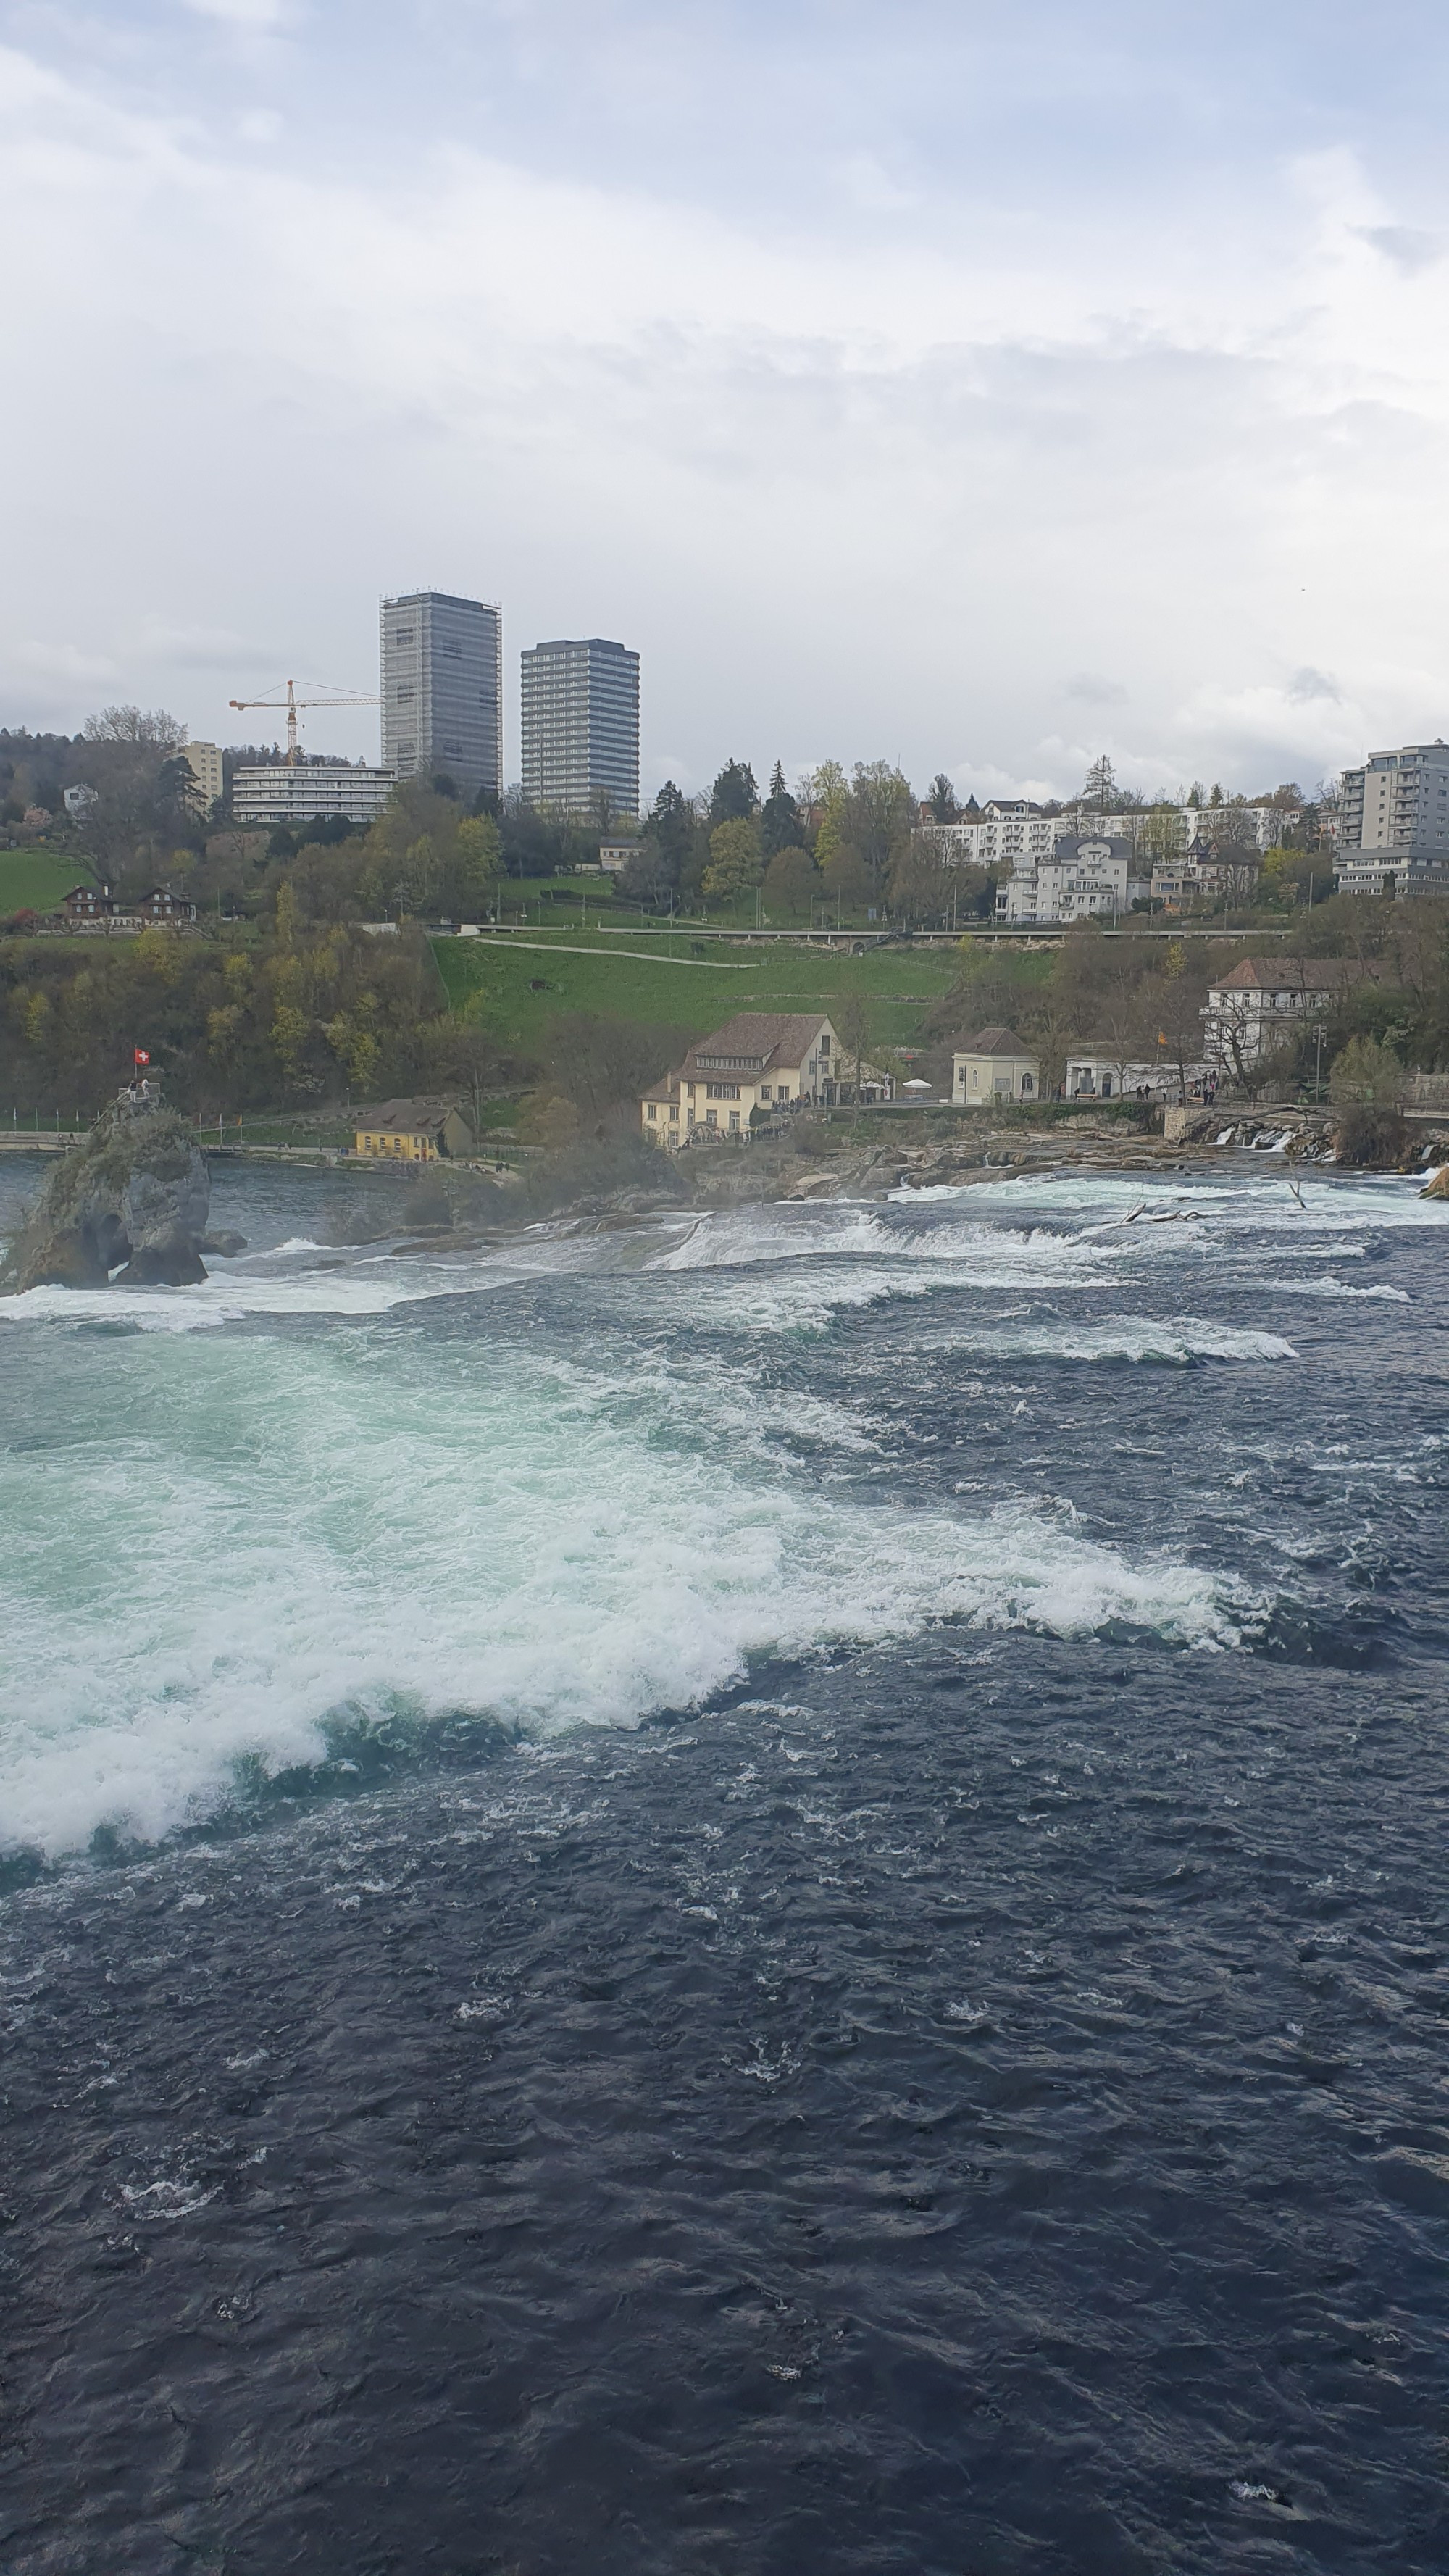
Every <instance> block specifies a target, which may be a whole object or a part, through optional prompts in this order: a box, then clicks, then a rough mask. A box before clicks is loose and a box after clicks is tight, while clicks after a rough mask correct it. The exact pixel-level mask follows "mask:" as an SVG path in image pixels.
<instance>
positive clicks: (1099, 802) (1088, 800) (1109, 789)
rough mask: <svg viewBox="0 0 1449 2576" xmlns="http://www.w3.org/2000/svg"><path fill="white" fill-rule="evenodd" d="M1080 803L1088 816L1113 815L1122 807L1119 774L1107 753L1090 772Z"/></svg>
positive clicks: (1083, 785) (1103, 754)
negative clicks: (1118, 782)
mask: <svg viewBox="0 0 1449 2576" xmlns="http://www.w3.org/2000/svg"><path fill="white" fill-rule="evenodd" d="M1079 801H1080V803H1081V805H1082V806H1083V808H1084V810H1085V811H1086V812H1087V813H1088V814H1113V813H1115V812H1116V810H1117V808H1118V806H1119V805H1120V803H1121V791H1120V789H1119V788H1118V785H1117V774H1116V771H1115V770H1114V769H1113V767H1112V763H1111V762H1110V760H1109V759H1108V758H1107V755H1106V753H1105V751H1104V752H1103V753H1102V754H1101V756H1100V758H1098V759H1096V760H1094V761H1093V763H1092V766H1091V768H1090V769H1089V770H1088V772H1087V775H1086V778H1085V779H1084V781H1083V784H1082V793H1081V797H1080V800H1079Z"/></svg>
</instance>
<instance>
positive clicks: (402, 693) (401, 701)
mask: <svg viewBox="0 0 1449 2576" xmlns="http://www.w3.org/2000/svg"><path fill="white" fill-rule="evenodd" d="M417 694H418V693H417V690H416V689H399V691H398V693H397V696H398V705H399V706H404V705H409V704H410V703H411V701H412V700H413V699H414V698H415V697H416V696H417Z"/></svg>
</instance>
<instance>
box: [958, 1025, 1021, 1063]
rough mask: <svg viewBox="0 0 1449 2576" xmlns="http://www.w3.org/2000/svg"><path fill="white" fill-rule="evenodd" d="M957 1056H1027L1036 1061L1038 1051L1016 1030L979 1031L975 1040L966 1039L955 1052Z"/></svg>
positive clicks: (995, 1029) (994, 1029)
mask: <svg viewBox="0 0 1449 2576" xmlns="http://www.w3.org/2000/svg"><path fill="white" fill-rule="evenodd" d="M955 1052H956V1054H957V1055H1025V1056H1030V1057H1031V1058H1032V1061H1033V1062H1035V1060H1036V1051H1035V1049H1034V1048H1033V1047H1029V1046H1028V1045H1027V1043H1026V1041H1025V1039H1024V1038H1019V1037H1018V1036H1017V1034H1016V1031H1015V1029H1002V1028H991V1029H978V1030H977V1032H976V1035H975V1037H974V1038H966V1039H964V1040H963V1041H962V1043H961V1045H960V1046H958V1047H957V1048H956V1050H955Z"/></svg>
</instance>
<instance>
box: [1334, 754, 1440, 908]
mask: <svg viewBox="0 0 1449 2576" xmlns="http://www.w3.org/2000/svg"><path fill="white" fill-rule="evenodd" d="M1336 873H1337V880H1338V890H1339V892H1340V894H1388V895H1395V896H1402V895H1415V894H1435V895H1444V894H1449V743H1444V742H1442V741H1439V742H1417V743H1405V744H1403V745H1402V746H1401V748H1400V749H1399V750H1397V751H1374V752H1370V754H1369V756H1368V758H1367V760H1366V761H1365V762H1364V763H1363V766H1362V767H1361V768H1359V769H1346V770H1345V771H1344V773H1343V787H1342V808H1341V812H1340V817H1339V835H1338V866H1337V872H1336Z"/></svg>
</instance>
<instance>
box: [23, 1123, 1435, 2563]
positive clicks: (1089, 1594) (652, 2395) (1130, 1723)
mask: <svg viewBox="0 0 1449 2576" xmlns="http://www.w3.org/2000/svg"><path fill="white" fill-rule="evenodd" d="M213 1222H214V1223H215V1224H217V1225H218V1226H221V1225H224V1226H228V1227H235V1228H237V1229H238V1230H239V1231H240V1232H241V1233H243V1234H244V1235H245V1236H246V1237H247V1240H248V1244H249V1249H248V1251H247V1252H246V1253H245V1254H244V1255H242V1256H240V1257H238V1258H237V1259H236V1260H233V1261H218V1262H216V1263H214V1264H213V1265H211V1266H212V1270H213V1276H212V1277H211V1278H210V1279H208V1280H207V1281H206V1282H205V1283H204V1284H201V1285H198V1286H196V1287H194V1288H185V1289H174V1290H161V1289H157V1290H137V1291H134V1292H121V1291H119V1290H116V1289H111V1290H107V1291H96V1292H90V1293H67V1292H63V1291H59V1290H37V1291H33V1292H31V1293H30V1294H29V1295H27V1296H25V1297H21V1298H16V1299H10V1300H7V1301H5V1303H4V1304H3V1305H0V1528H3V1534H4V1547H3V1552H0V1621H3V1626H0V1635H3V1638H4V1654H3V1692H0V1871H3V1873H4V1875H3V1878H0V1885H3V1887H4V1888H5V1890H6V1891H7V1892H6V1893H5V1894H4V1896H3V1899H0V1936H3V1937H0V1950H3V1958H0V1965H3V1974H4V1979H5V1983H4V1985H3V1987H0V1997H3V2009H4V2012H5V2015H6V2020H7V2028H8V2032H9V2037H8V2042H7V2048H8V2058H7V2065H8V2069H9V2078H8V2080H9V2095H8V2101H9V2110H8V2129H7V2148H8V2152H7V2156H6V2164H7V2173H6V2179H5V2185H4V2192H3V2197H4V2199H5V2201H6V2203H7V2205H8V2207H9V2210H10V2213H11V2215H12V2216H13V2218H14V2221H15V2224H14V2226H13V2228H12V2229H11V2231H10V2234H9V2237H8V2238H6V2237H0V2250H3V2249H4V2248H5V2247H6V2246H7V2244H8V2245H9V2247H10V2248H11V2259H12V2270H11V2275H10V2288H11V2293H12V2298H13V2300H14V2301H16V2302H18V2305H17V2306H16V2307H15V2310H14V2331H13V2334H12V2342H13V2343H14V2344H15V2346H16V2349H17V2351H18V2353H19V2364H18V2368H17V2370H16V2372H15V2375H14V2377H13V2379H12V2383H11V2387H10V2404H11V2409H12V2415H11V2421H12V2425H13V2426H14V2428H15V2430H16V2435H17V2439H18V2441H19V2445H20V2446H19V2448H18V2449H17V2450H16V2451H15V2453H14V2454H13V2462H12V2466H13V2475H12V2477H11V2480H10V2492H11V2495H12V2497H13V2499H14V2501H13V2503H12V2504H11V2505H9V2506H7V2508H6V2514H7V2517H8V2518H6V2519H5V2520H3V2521H0V2532H3V2534H4V2551H3V2553H0V2554H3V2556H4V2563H5V2564H6V2566H7V2568H8V2567H10V2566H14V2567H15V2568H16V2569H17V2570H21V2571H25V2576H41V2571H45V2576H49V2571H51V2570H60V2569H65V2570H67V2571H69V2570H70V2569H72V2568H74V2569H82V2568H84V2569H86V2570H89V2569H90V2568H92V2567H94V2568H95V2569H97V2570H98V2571H99V2570H101V2569H105V2570H107V2571H110V2570H113V2569H116V2570H119V2569H131V2568H135V2569H137V2570H142V2569H145V2570H150V2569H152V2568H154V2567H160V2566H169V2565H173V2564H174V2565H176V2566H178V2567H179V2566H181V2565H183V2564H185V2565H194V2566H198V2567H203V2568H206V2569H213V2568H214V2569H215V2570H217V2571H218V2576H219V2572H220V2571H221V2570H223V2569H225V2570H226V2571H227V2576H232V2571H238V2576H240V2571H246V2576H251V2572H252V2571H256V2576H263V2571H270V2570H272V2569H274V2568H281V2567H283V2566H289V2565H293V2564H296V2565H302V2564H305V2565H307V2566H308V2567H309V2568H310V2569H314V2570H323V2571H331V2570H334V2569H335V2570H336V2571H337V2576H342V2571H344V2570H346V2571H347V2576H353V2571H355V2570H361V2569H364V2568H366V2569H368V2570H373V2569H376V2570H379V2571H380V2570H384V2569H388V2570H391V2569H393V2568H397V2569H399V2570H402V2569H407V2570H409V2571H412V2570H413V2569H421V2568H426V2567H432V2566H436V2567H438V2568H439V2569H445V2570H448V2571H454V2570H464V2569H469V2570H473V2569H476V2570H479V2571H481V2570H484V2569H488V2570H497V2571H500V2576H501V2571H503V2570H504V2569H509V2570H515V2569H516V2570H527V2571H528V2576H553V2571H554V2570H556V2569H557V2570H560V2571H562V2570H563V2569H564V2568H568V2569H570V2570H572V2569H573V2568H574V2567H577V2566H587V2567H588V2568H589V2569H590V2571H591V2576H593V2571H595V2570H598V2571H603V2576H613V2571H614V2570H616V2569H617V2570H618V2571H620V2576H623V2571H625V2570H626V2569H627V2570H628V2571H629V2576H637V2571H642V2570H656V2569H657V2570H658V2571H660V2576H666V2571H668V2576H673V2571H674V2570H676V2569H677V2568H679V2567H680V2566H683V2565H685V2564H688V2565H689V2566H690V2567H691V2568H694V2567H699V2568H703V2569H713V2568H718V2569H719V2570H720V2571H721V2576H724V2571H725V2570H726V2569H728V2570H730V2571H731V2576H735V2571H739V2570H760V2571H762V2576H763V2571H766V2570H768V2571H771V2576H773V2571H775V2570H780V2571H782V2576H783V2571H784V2570H786V2569H791V2570H795V2569H802V2568H804V2569H810V2570H815V2569H819V2570H821V2571H829V2576H834V2571H836V2570H840V2571H841V2572H842V2576H844V2571H847V2570H852V2571H853V2570H856V2569H859V2570H861V2571H862V2576H864V2571H867V2570H869V2571H870V2576H875V2571H877V2570H883V2569H886V2568H895V2567H899V2568H900V2569H902V2570H903V2571H904V2570H907V2569H909V2570H912V2571H916V2570H930V2571H935V2570H937V2569H939V2570H941V2571H942V2576H945V2571H948V2570H949V2571H952V2576H958V2571H963V2570H967V2569H969V2570H972V2571H976V2576H998V2571H1000V2576H1006V2571H1012V2572H1013V2576H1014V2571H1016V2570H1018V2569H1020V2570H1021V2571H1023V2576H1025V2571H1026V2570H1028V2569H1030V2570H1031V2571H1032V2576H1037V2571H1040V2570H1046V2571H1055V2570H1060V2571H1062V2576H1078V2571H1082V2570H1088V2569H1090V2570H1098V2569H1100V2570H1101V2571H1103V2576H1107V2571H1111V2576H1118V2571H1119V2570H1137V2569H1140V2570H1142V2571H1143V2576H1148V2571H1151V2576H1169V2571H1175V2576H1186V2571H1188V2570H1193V2571H1197V2570H1202V2571H1204V2576H1206V2571H1208V2570H1213V2571H1217V2570H1219V2569H1221V2568H1223V2567H1226V2566H1232V2567H1233V2568H1234V2569H1235V2570H1236V2569H1239V2568H1241V2569H1243V2570H1249V2571H1257V2570H1260V2569H1261V2570H1262V2571H1263V2576H1268V2571H1269V2570H1273V2571H1278V2570H1285V2571H1287V2570H1293V2571H1302V2576H1308V2571H1309V2570H1318V2569H1335V2570H1338V2569H1341V2570H1343V2571H1345V2576H1346V2571H1349V2570H1355V2571H1356V2570H1359V2569H1370V2568H1373V2569H1377V2568H1380V2567H1382V2568H1384V2569H1388V2568H1390V2567H1395V2568H1398V2567H1408V2566H1420V2565H1422V2566H1425V2567H1428V2566H1430V2565H1433V2564H1434V2563H1436V2561H1435V2555H1434V2552H1435V2550H1436V2549H1441V2548H1442V2542H1443V2540H1444V2538H1445V2537H1449V2534H1446V2532H1445V2529H1444V2511H1443V2506H1442V2503H1441V2501H1440V2496H1441V2488H1440V2485H1439V2471H1440V2467H1441V2465H1442V2463H1441V2462H1440V2461H1439V2458H1438V2451H1437V2449H1436V2444H1437V2443H1438V2440H1439V2436H1438V2433H1437V2431H1436V2430H1435V2429H1434V2426H1435V2417H1434V2409H1433V2407H1432V2405H1431V2404H1430V2401H1429V2382H1430V2379H1431V2377H1432V2368H1433V2365H1432V2360H1431V2356H1432V2354H1433V2353H1434V2351H1435V2350H1436V2349H1439V2348H1441V2343H1442V2336H1443V2333H1444V2329H1445V2325H1446V2322H1449V2320H1446V2316H1445V2307H1446V2299H1445V2285H1444V2276H1443V2250H1442V2244H1441V2243H1440V2237H1441V2235H1442V2221H1443V2216H1444V2215H1445V2214H1446V2212H1449V2199H1446V2196H1445V2185H1444V2182H1443V2179H1442V2177H1443V2175H1444V2174H1446V2173H1449V2124H1446V2120H1445V2114H1444V2110H1443V2098H1442V2079H1441V2077H1440V2075H1439V2074H1438V2071H1437V2069H1438V2063H1439V2049H1438V2031H1439V2028H1440V2023H1439V2019H1438V2016H1439V2015H1440V2014H1441V2013H1442V2011H1443V2010H1444V2009H1445V2008H1446V2006H1445V2000H1444V1997H1445V1988H1444V1983H1443V1979H1444V1973H1445V1955H1444V1949H1443V1938H1442V1917H1443V1895H1444V1888H1443V1861H1442V1848H1441V1841H1440V1837H1439V1832H1438V1826H1437V1819H1438V1817H1439V1815H1440V1813H1441V1811H1442V1804H1443V1800H1444V1796H1445V1793H1446V1789H1449V1763H1446V1757H1445V1746H1444V1732H1443V1731H1444V1699H1445V1694H1444V1680H1445V1635H1446V1609H1449V1568H1446V1563H1445V1551H1444V1546H1443V1538H1442V1530H1443V1504H1444V1484H1445V1468H1446V1458H1449V1451H1446V1447H1445V1442H1446V1433H1449V1418H1446V1417H1449V1407H1446V1402H1445V1357H1444V1352H1445V1345H1444V1341H1443V1334H1444V1329H1445V1322H1446V1299H1445V1294H1444V1285H1443V1263H1444V1259H1445V1255H1446V1251H1449V1243H1446V1239H1445V1237H1444V1228H1445V1226H1446V1225H1449V1204H1436V1203H1426V1202H1424V1201H1422V1200H1421V1199H1419V1197H1418V1196H1417V1191H1416V1187H1415V1185H1414V1184H1412V1183H1406V1182H1403V1181H1399V1180H1394V1179H1377V1178H1363V1177H1358V1178H1352V1179H1350V1178H1344V1179H1342V1180H1340V1179H1337V1178H1335V1177H1332V1176H1328V1177H1314V1178H1311V1179H1309V1180H1307V1181H1305V1182H1304V1183H1302V1185H1301V1189H1300V1190H1299V1191H1298V1192H1297V1193H1296V1194H1295V1191H1294V1190H1293V1189H1292V1188H1290V1186H1289V1183H1288V1180H1287V1179H1286V1177H1285V1176H1284V1174H1283V1173H1282V1171H1281V1170H1274V1169H1272V1168H1269V1169H1265V1168H1264V1165H1263V1162H1262V1160H1261V1158H1252V1159H1251V1160H1250V1158H1248V1157H1246V1156H1244V1157H1232V1156H1225V1157H1224V1158H1223V1162H1222V1165H1221V1167H1219V1168H1216V1169H1214V1170H1212V1171H1210V1172H1209V1174H1208V1175H1207V1176H1206V1177H1205V1178H1204V1177H1198V1176H1196V1175H1193V1176H1190V1177H1189V1178H1181V1177H1178V1176H1172V1177H1168V1176H1162V1177H1158V1176H1150V1177H1147V1178H1144V1177H1143V1176H1140V1175H1124V1176H1121V1177H1120V1178H1117V1177H1114V1176H1110V1175H1098V1174H1091V1175H1088V1174H1083V1173H1080V1172H1071V1171H1067V1172H1063V1173H1061V1174H1059V1175H1056V1176H1053V1177H1051V1178H1041V1179H1037V1180H1032V1181H1011V1180H1006V1179H1002V1180H1001V1181H1000V1182H991V1183H984V1184H977V1185H975V1186H972V1187H970V1188H969V1189H962V1190H957V1191H950V1190H933V1191H921V1192H900V1193H897V1194H896V1195H895V1196H894V1197H893V1198H892V1199H891V1200H890V1201H888V1202H873V1203H871V1204H869V1205H859V1206H856V1205H839V1204H834V1205H829V1204H827V1205H822V1204H819V1203H814V1204H810V1205H806V1206H799V1207H794V1206H788V1207H787V1206H770V1207H764V1206H761V1207H755V1208H746V1209H742V1210H736V1211H731V1212H729V1213H728V1214H721V1215H706V1216H697V1215H691V1214H669V1215H664V1216H659V1217H653V1218H645V1219H641V1220H639V1221H637V1222H635V1223H632V1224H629V1225H625V1226H609V1227H601V1226H597V1225H594V1224H591V1223H586V1222H579V1221H569V1220H556V1221H553V1222H551V1223H550V1224H548V1225H541V1226H536V1227H531V1228H525V1229H521V1230H520V1231H519V1232H518V1233H517V1234H516V1235H515V1236H514V1237H512V1238H510V1239H507V1240H503V1239H498V1240H496V1241H494V1242H492V1243H491V1244H489V1245H488V1246H487V1247H485V1248H482V1249H479V1250H475V1251H472V1252H462V1251H458V1250H448V1251H442V1252H435V1253H429V1252H428V1251H427V1250H426V1249H419V1248H418V1247H417V1245H416V1244H415V1242H413V1241H412V1239H411V1238H409V1237H407V1236H406V1234H405V1232H404V1226H405V1218H404V1214H403V1211H402V1208H401V1205H400V1202H399V1200H398V1198H397V1196H396V1185H395V1184H394V1183H393V1182H392V1181H391V1180H390V1179H389V1178H388V1177H387V1176H384V1175H355V1176H348V1178H347V1180H346V1182H345V1183H343V1182H337V1183H329V1182H325V1181H322V1180H320V1179H319V1178H318V1177H317V1176H316V1175H305V1176H304V1175H301V1174H297V1173H286V1172H275V1171H271V1170H249V1171H244V1172H238V1171H235V1170H228V1169H223V1170H222V1171H221V1172H220V1173H219V1175H218V1178H217V1183H216V1188H215V1196H214V1203H213ZM343 1235H345V1236H347V1237H348V1238H350V1239H348V1240H333V1237H334V1236H343ZM361 1236H366V1237H368V1238H370V1239H367V1240H358V1239H356V1238H358V1237H361ZM16 2249H20V2251H18V2252H17V2251H16Z"/></svg>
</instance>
